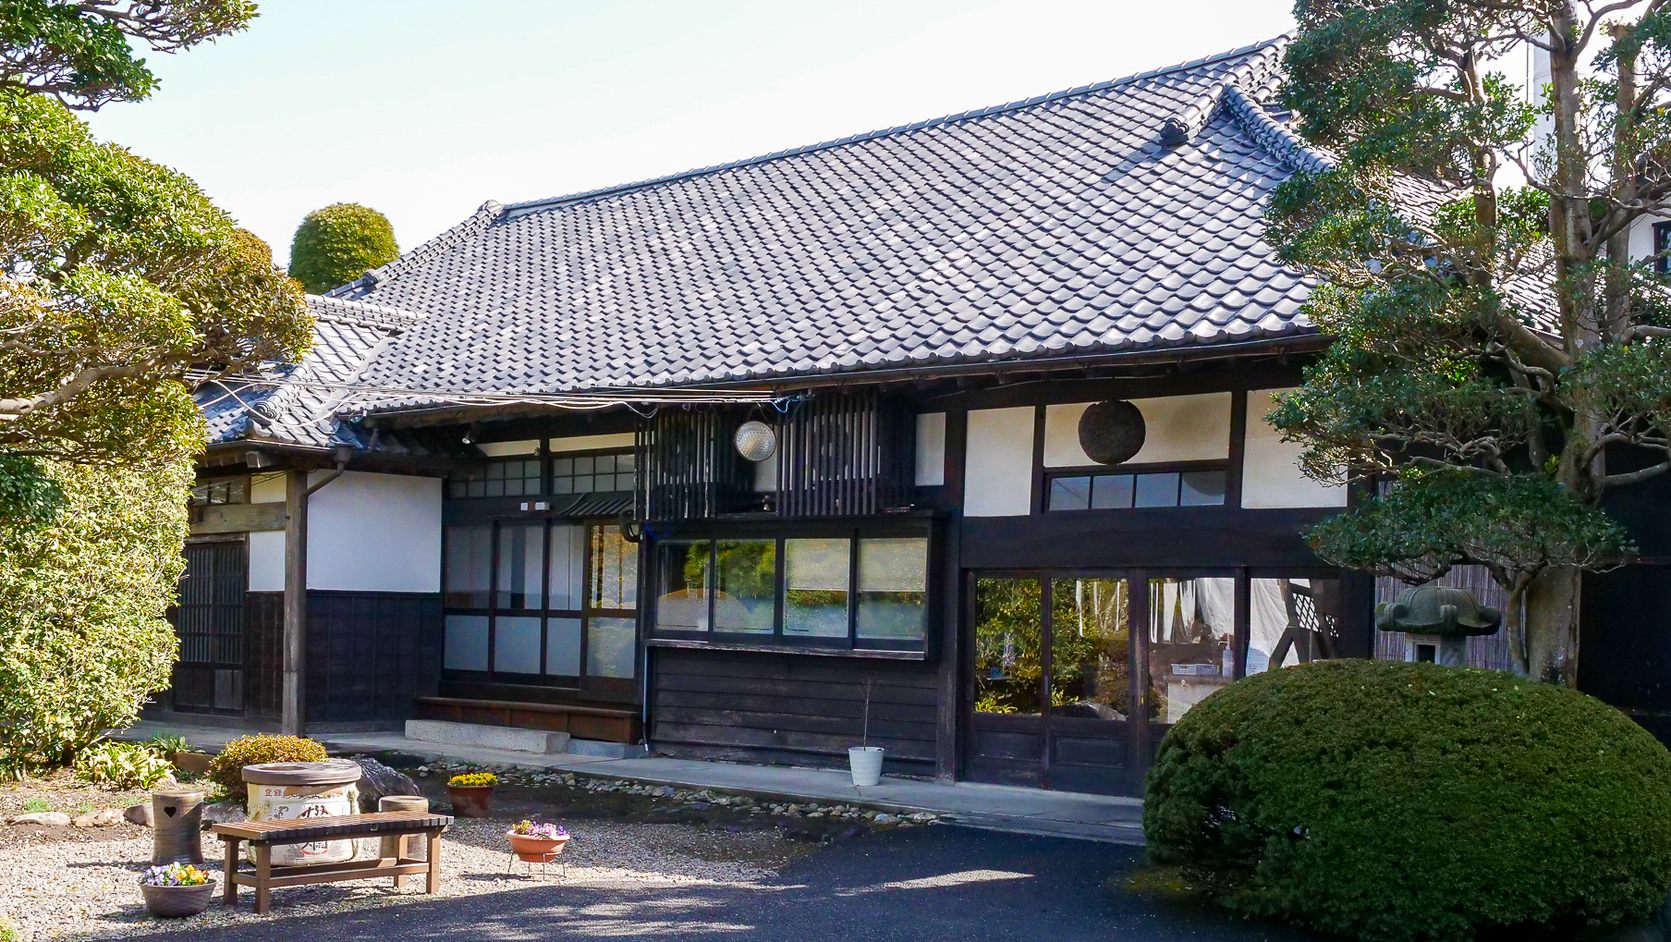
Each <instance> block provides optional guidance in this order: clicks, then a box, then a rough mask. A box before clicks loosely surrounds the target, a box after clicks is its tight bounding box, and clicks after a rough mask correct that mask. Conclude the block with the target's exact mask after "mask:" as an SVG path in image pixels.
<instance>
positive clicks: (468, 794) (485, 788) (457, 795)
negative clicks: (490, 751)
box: [447, 772, 499, 818]
mask: <svg viewBox="0 0 1671 942" xmlns="http://www.w3.org/2000/svg"><path fill="white" fill-rule="evenodd" d="M498 784H499V776H497V775H494V774H493V773H492V772H467V773H465V774H463V775H455V776H453V777H452V778H450V779H447V794H448V795H449V796H450V797H451V798H452V801H453V814H456V815H458V816H459V817H461V818H485V817H487V805H488V802H490V801H492V800H493V788H494V786H496V785H498Z"/></svg>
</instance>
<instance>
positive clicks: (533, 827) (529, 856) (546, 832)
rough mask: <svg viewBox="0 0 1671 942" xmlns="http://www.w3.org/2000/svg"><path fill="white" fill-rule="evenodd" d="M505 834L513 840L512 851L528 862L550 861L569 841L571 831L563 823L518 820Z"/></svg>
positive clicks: (518, 857) (519, 858)
mask: <svg viewBox="0 0 1671 942" xmlns="http://www.w3.org/2000/svg"><path fill="white" fill-rule="evenodd" d="M505 836H506V837H508V838H510V840H511V852H512V853H514V854H516V856H517V859H518V860H522V861H525V862H527V863H549V862H550V861H551V858H553V857H555V856H557V855H558V854H560V853H562V852H563V845H564V844H567V843H568V842H569V832H568V831H567V829H565V828H564V827H563V826H562V825H560V824H542V823H540V822H538V821H518V822H516V824H514V825H512V826H511V829H510V830H509V831H506V832H505Z"/></svg>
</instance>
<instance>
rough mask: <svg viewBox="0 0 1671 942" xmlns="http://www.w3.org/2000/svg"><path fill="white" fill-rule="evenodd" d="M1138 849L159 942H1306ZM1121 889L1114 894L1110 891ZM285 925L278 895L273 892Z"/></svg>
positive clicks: (931, 840)
mask: <svg viewBox="0 0 1671 942" xmlns="http://www.w3.org/2000/svg"><path fill="white" fill-rule="evenodd" d="M1141 860H1142V851H1141V850H1139V849H1137V848H1130V847H1119V846H1115V845H1110V844H1102V843H1093V842H1089V841H1071V840H1060V839H1055V838H1042V837H1028V836H1020V835H1008V834H996V833H992V832H986V831H975V830H971V829H967V828H960V827H950V826H938V827H930V828H919V829H914V830H910V831H886V832H876V833H870V834H865V835H863V836H860V837H857V838H854V839H853V840H849V841H845V842H842V843H839V844H835V845H832V846H828V847H826V848H825V849H822V850H820V851H818V852H816V853H813V854H811V855H809V856H806V857H804V858H802V859H800V860H798V861H796V862H794V863H792V864H790V865H789V866H787V867H785V868H784V869H783V871H782V872H781V874H780V876H779V879H778V880H776V881H775V882H774V883H773V884H772V885H770V886H768V887H766V888H764V889H739V888H736V887H714V886H691V887H685V888H677V889H664V888H654V889H651V888H646V889H645V890H643V891H633V890H619V889H607V890H605V889H594V888H587V887H582V886H575V885H566V884H564V883H562V882H555V881H554V882H549V883H544V884H543V885H539V886H537V887H532V888H530V889H526V890H512V891H509V892H503V893H497V894H492V895H485V896H476V897H465V898H457V899H448V900H436V901H427V900H419V901H414V902H411V903H405V904H400V905H391V906H382V907H377V908H375V909H369V910H358V911H354V912H348V913H343V914H338V915H330V916H313V917H305V918H298V919H275V920H273V921H269V922H264V923H260V924H255V925H244V926H239V927H235V928H226V929H219V930H214V931H208V932H201V933H194V932H190V931H186V932H175V933H167V934H164V935H160V936H159V935H152V936H147V938H150V939H155V940H157V942H195V940H199V939H201V940H204V942H211V940H212V942H246V940H248V942H254V940H269V939H302V940H309V942H326V940H336V939H400V940H411V942H429V940H434V942H441V940H448V942H451V940H456V939H461V938H464V939H472V940H490V942H499V940H507V942H508V940H534V939H541V940H548V939H679V940H687V939H688V940H698V942H706V940H728V942H779V940H781V942H791V940H792V942H805V940H837V939H840V940H848V939H852V940H879V942H888V940H918V939H922V940H930V939H932V940H1010V939H1034V938H1044V939H1049V940H1051V942H1081V940H1083V942H1091V940H1096V942H1109V940H1120V942H1125V940H1130V942H1138V940H1141V942H1175V940H1177V942H1181V940H1202V942H1301V940H1308V939H1316V938H1318V937H1315V936H1311V935H1306V934H1301V933H1296V932H1292V931H1289V930H1286V929H1283V928H1281V927H1274V926H1269V925H1262V924H1249V923H1245V922H1242V921H1239V920H1237V919H1236V918H1234V917H1233V916H1231V915H1229V914H1227V913H1224V912H1222V911H1219V910H1216V909H1214V908H1211V907H1197V906H1190V905H1187V904H1182V903H1172V902H1168V901H1165V900H1162V899H1158V898H1154V897H1148V896H1138V895H1134V894H1131V893H1129V892H1127V891H1125V890H1123V889H1119V888H1120V887H1123V886H1124V883H1125V877H1126V876H1127V875H1129V874H1130V873H1131V872H1132V871H1133V869H1134V868H1135V867H1137V866H1138V865H1139V864H1140V862H1141ZM1109 887H1115V888H1116V889H1109ZM273 902H274V909H275V911H276V914H282V910H283V906H284V896H283V891H278V892H275V894H274V901H273Z"/></svg>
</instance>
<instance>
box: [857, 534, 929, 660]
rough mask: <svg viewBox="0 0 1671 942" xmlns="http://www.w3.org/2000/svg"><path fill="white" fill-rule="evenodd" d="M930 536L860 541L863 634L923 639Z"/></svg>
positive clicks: (860, 627) (859, 627) (860, 625)
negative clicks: (928, 538) (927, 537)
mask: <svg viewBox="0 0 1671 942" xmlns="http://www.w3.org/2000/svg"><path fill="white" fill-rule="evenodd" d="M927 591H928V540H926V539H923V538H922V537H905V538H898V539H894V538H888V539H883V538H877V539H864V540H860V541H859V615H858V625H857V632H858V636H859V637H860V638H875V639H886V640H892V641H921V640H922V638H923V635H924V634H925V633H926V632H927V628H928V626H927V610H926V609H925V608H924V600H925V598H926V596H925V593H926V592H927Z"/></svg>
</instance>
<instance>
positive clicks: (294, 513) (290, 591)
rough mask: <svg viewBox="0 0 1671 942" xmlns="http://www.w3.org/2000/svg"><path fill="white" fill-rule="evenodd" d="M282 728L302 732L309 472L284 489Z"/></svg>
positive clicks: (289, 477) (294, 476) (288, 479)
mask: <svg viewBox="0 0 1671 942" xmlns="http://www.w3.org/2000/svg"><path fill="white" fill-rule="evenodd" d="M284 511H285V516H284V658H283V662H284V685H283V724H282V725H283V730H284V733H285V735H288V736H300V735H301V734H302V720H303V716H302V695H303V692H304V691H305V689H306V687H305V686H304V676H303V659H304V658H305V657H306V656H307V624H308V475H307V472H306V471H291V472H288V473H287V474H286V476H285V489H284Z"/></svg>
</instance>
